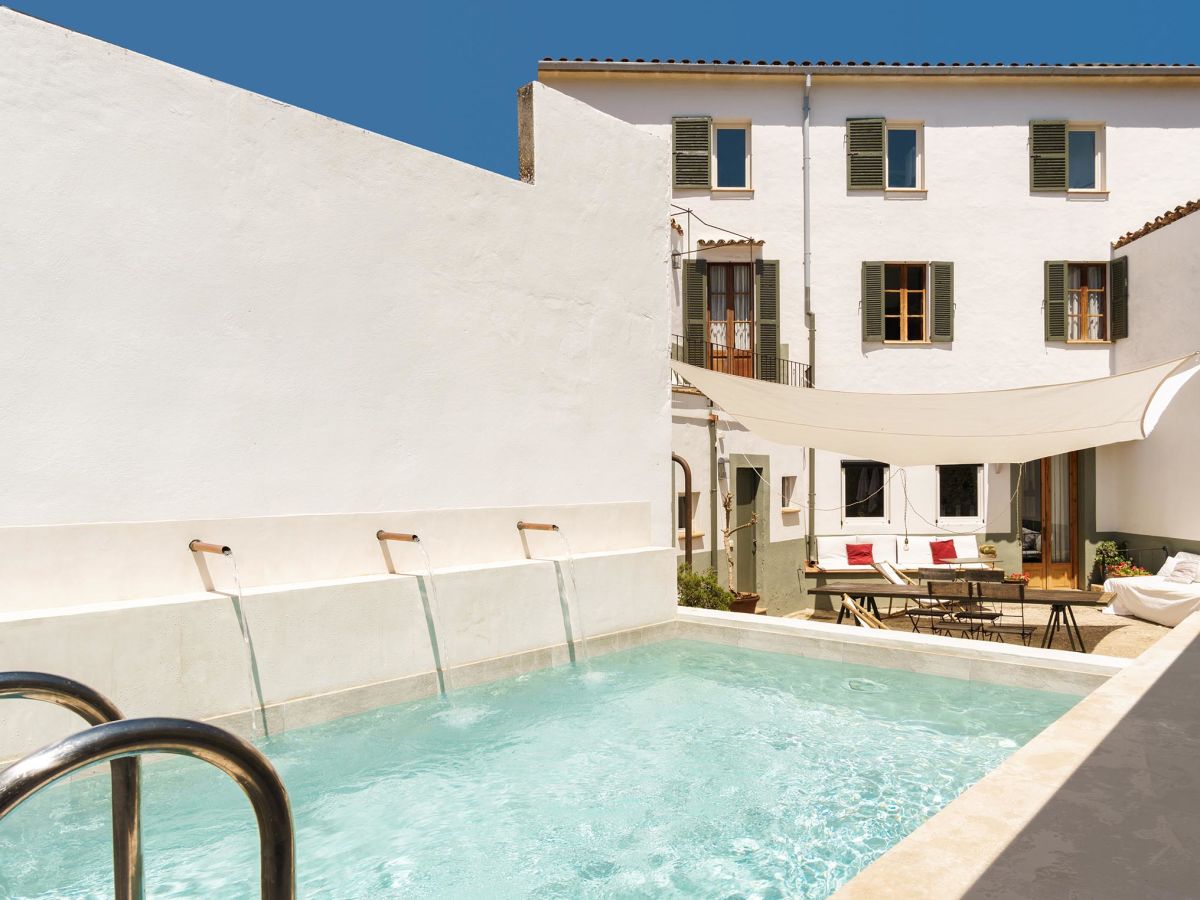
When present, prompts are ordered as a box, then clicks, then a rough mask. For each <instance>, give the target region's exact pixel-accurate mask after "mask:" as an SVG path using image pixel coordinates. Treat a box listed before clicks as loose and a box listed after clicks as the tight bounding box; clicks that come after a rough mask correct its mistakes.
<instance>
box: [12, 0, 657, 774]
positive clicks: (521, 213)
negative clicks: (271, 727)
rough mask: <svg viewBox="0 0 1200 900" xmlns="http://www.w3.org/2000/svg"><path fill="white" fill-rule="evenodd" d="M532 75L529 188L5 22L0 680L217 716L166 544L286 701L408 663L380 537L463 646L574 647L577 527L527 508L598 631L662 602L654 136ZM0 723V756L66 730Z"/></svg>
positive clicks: (218, 630) (201, 620) (460, 651)
mask: <svg viewBox="0 0 1200 900" xmlns="http://www.w3.org/2000/svg"><path fill="white" fill-rule="evenodd" d="M530 97H531V104H530V105H528V106H526V108H525V109H524V110H523V113H524V115H523V117H524V119H525V122H524V126H525V127H524V135H523V136H524V138H525V144H524V147H523V150H524V151H525V153H524V154H523V161H525V162H532V164H533V170H534V171H533V173H532V183H525V182H520V181H514V180H510V179H508V178H504V177H502V176H499V175H496V174H493V173H491V172H485V171H482V170H479V169H475V168H472V167H470V166H467V165H464V164H461V163H458V162H455V161H453V160H449V159H445V158H443V157H439V156H436V155H434V154H432V153H428V152H426V151H424V150H421V149H419V148H416V147H411V146H408V145H405V144H402V143H399V142H397V141H394V140H390V139H388V138H384V137H381V136H379V135H374V134H370V133H367V132H365V131H363V130H361V129H359V128H354V127H351V126H349V125H345V124H343V123H339V122H335V121H332V120H329V119H325V118H322V117H320V116H317V115H314V114H312V113H309V112H306V111H304V110H300V109H295V108H293V107H289V106H287V105H285V104H281V103H278V102H276V101H273V100H270V99H268V98H265V97H261V96H257V95H254V94H250V93H248V92H246V91H242V90H239V89H237V88H234V87H230V86H228V85H224V84H220V83H217V82H214V81H212V80H211V79H208V78H204V77H201V76H198V75H195V74H192V73H189V72H185V71H182V70H180V69H177V68H174V67H172V66H169V65H166V64H164V63H161V62H157V61H155V60H151V59H147V58H145V57H142V56H138V55H137V54H134V53H131V52H129V51H126V50H122V49H120V48H116V47H112V46H109V45H106V44H103V43H101V42H99V41H96V40H93V39H91V38H87V37H84V36H81V35H78V34H75V33H72V32H69V31H66V30H63V29H60V28H57V27H55V26H52V25H49V24H47V23H44V22H41V21H38V20H35V19H32V18H28V17H25V16H22V15H20V14H18V13H15V12H12V11H10V10H6V9H0V110H2V112H3V114H2V116H0V119H2V121H3V123H4V154H3V163H4V164H3V166H0V199H2V201H3V202H0V282H2V283H3V284H4V293H3V301H2V302H3V304H4V323H5V346H6V348H7V351H6V361H5V367H4V378H3V380H2V383H0V411H2V415H3V426H4V436H5V449H6V454H5V458H4V465H3V466H2V467H0V496H3V498H4V502H3V504H2V506H0V667H3V668H31V669H43V670H47V671H52V672H57V673H59V674H63V675H68V676H73V677H76V678H79V679H80V680H83V681H85V682H87V683H89V684H91V685H92V686H94V687H95V688H97V689H99V690H101V691H103V692H105V693H108V694H109V695H110V696H111V697H112V699H113V700H114V701H115V702H116V703H118V704H119V705H121V706H122V707H123V708H124V709H125V710H126V712H128V713H131V714H146V713H157V714H176V715H188V716H205V717H212V716H222V715H227V714H231V713H236V712H238V711H240V710H244V709H245V708H246V707H247V706H248V705H249V702H248V696H247V687H246V674H245V664H244V661H243V659H242V656H241V653H242V651H241V640H240V637H239V634H238V628H237V624H236V620H235V618H234V615H233V610H232V608H231V603H230V600H229V598H228V597H227V596H225V595H224V594H222V593H219V592H222V591H225V592H230V591H232V590H233V588H234V585H233V580H232V570H231V569H230V563H229V560H227V559H225V558H222V557H211V558H209V557H202V556H194V555H193V554H191V553H190V552H189V551H188V549H187V542H188V541H189V540H191V539H192V538H202V539H204V540H208V541H213V542H217V543H222V544H228V545H229V546H231V547H233V549H234V553H235V558H236V560H237V562H238V565H239V567H240V572H241V576H242V578H241V580H242V585H243V586H244V587H245V588H246V589H247V597H246V611H247V616H248V618H249V619H250V622H251V626H252V628H253V630H254V638H255V641H256V644H257V646H258V649H259V663H260V668H261V672H262V681H263V687H264V691H265V693H266V695H267V702H268V703H269V704H276V705H277V707H278V710H282V711H286V710H292V711H293V712H295V711H296V710H301V712H302V714H301V713H296V716H294V717H293V719H291V720H288V721H289V722H291V721H301V720H303V721H313V720H314V719H318V718H322V717H328V716H330V715H336V714H340V713H343V712H346V711H348V710H349V709H352V708H355V707H356V705H357V706H358V707H361V706H362V705H363V704H364V703H366V704H368V705H369V703H371V702H373V703H378V702H387V701H391V700H395V699H398V698H401V697H403V696H411V695H412V693H413V692H414V691H416V692H418V693H419V692H420V691H421V690H425V689H427V688H428V687H429V684H430V678H431V677H432V676H431V675H430V672H431V669H432V651H431V649H430V646H429V642H428V635H427V632H426V625H425V618H424V613H423V610H421V608H420V604H419V602H418V600H417V593H416V591H415V589H414V587H413V585H414V579H413V578H412V577H408V576H403V575H401V576H395V575H389V574H387V573H388V571H389V569H394V570H396V571H399V572H409V573H412V572H417V571H421V569H422V567H423V565H424V563H423V561H422V560H421V558H420V556H419V555H418V554H417V552H416V548H415V547H414V546H412V545H395V546H392V547H390V548H389V547H383V546H381V545H380V544H379V542H378V541H376V540H375V538H374V534H375V531H376V530H377V529H380V528H383V529H388V530H395V531H410V532H417V533H419V534H421V535H422V538H423V541H422V546H424V547H426V548H427V549H428V551H429V554H430V557H431V560H432V564H433V566H434V569H435V576H436V579H437V581H438V584H439V589H440V591H441V594H442V599H443V601H444V604H445V606H446V610H445V623H444V628H445V630H446V632H448V634H447V635H446V638H447V653H448V655H449V657H450V660H449V661H450V662H451V663H452V664H454V665H457V666H467V667H468V668H470V667H478V666H480V665H483V666H485V667H486V665H487V660H489V659H492V658H494V657H505V656H511V655H513V654H518V655H519V654H529V653H535V654H542V656H540V657H539V659H541V660H542V662H543V663H544V662H548V661H550V660H551V659H556V660H561V659H562V658H564V657H563V653H564V649H563V645H564V641H565V640H566V637H567V633H566V632H567V629H566V626H565V623H564V620H563V616H562V610H561V605H560V601H561V589H560V587H561V586H560V583H559V582H560V580H561V579H560V578H559V577H558V575H557V573H556V571H555V564H554V563H552V562H547V561H544V560H545V559H546V558H547V557H559V556H562V555H563V554H564V553H565V550H566V545H565V543H564V542H563V540H562V539H561V538H560V537H559V536H557V535H553V534H547V533H539V534H530V535H526V536H524V537H523V536H522V535H521V534H520V533H518V531H517V529H516V522H517V520H518V519H522V518H523V519H527V520H540V521H551V522H555V523H557V524H559V525H561V526H562V527H563V531H564V533H565V535H566V536H567V537H568V538H569V540H570V542H571V546H572V548H573V549H574V551H575V552H576V554H578V555H580V556H581V559H580V562H579V565H578V570H579V571H578V587H579V593H580V596H581V598H582V600H583V605H584V609H585V622H586V623H587V625H588V631H589V635H600V634H605V633H611V632H619V631H623V630H627V629H631V628H637V627H639V626H641V625H645V624H648V623H654V622H661V621H664V620H666V619H669V618H671V616H672V615H673V610H674V603H675V599H674V585H673V581H674V578H673V570H674V555H675V554H674V551H673V550H671V549H656V547H658V548H669V547H670V544H671V543H672V535H671V533H670V529H671V524H672V523H671V509H670V498H669V496H668V492H667V490H666V486H667V485H668V484H669V483H670V473H669V466H670V417H669V412H668V410H669V403H670V395H669V388H668V376H667V354H666V346H667V341H668V336H669V326H668V310H667V307H666V305H665V304H664V303H663V296H662V285H663V283H664V281H663V279H665V278H667V277H668V276H669V272H670V262H669V255H668V254H669V249H668V246H669V242H668V218H667V216H666V214H665V203H666V199H667V190H666V187H665V185H666V178H667V174H666V173H667V171H668V159H667V155H666V153H665V146H664V145H663V144H662V142H661V141H660V140H659V139H658V138H656V137H653V136H648V135H646V134H644V133H642V132H640V131H638V130H636V129H634V128H631V127H629V126H628V125H626V124H625V123H622V122H620V121H617V120H615V119H612V118H610V117H608V116H606V115H604V114H602V113H599V112H597V111H595V110H593V109H590V108H588V107H587V106H585V105H584V104H582V103H580V102H578V101H576V100H574V99H571V98H569V97H566V96H564V95H562V94H559V93H557V92H555V91H553V90H551V89H549V88H546V87H545V86H542V85H533V86H532V88H531V94H530ZM400 102H402V98H401V101H400ZM530 110H531V112H530ZM581 134H586V135H587V140H580V139H579V136H580V135H581ZM530 154H532V155H530ZM581 173H582V175H583V176H584V177H581ZM598 247H603V248H605V251H604V252H603V253H598V252H597V248H598ZM614 261H619V263H620V264H619V265H613V262H614ZM389 552H390V558H389V555H388V554H389ZM493 674H495V673H493ZM413 677H416V678H417V682H413V681H412V680H411V679H412V678H413ZM379 685H383V686H385V687H386V686H388V685H393V686H395V689H394V690H393V689H391V688H388V689H381V690H379V691H374V693H372V690H373V686H379ZM414 685H415V687H414ZM364 692H365V694H364ZM406 692H407V693H406ZM364 696H367V697H368V700H369V702H368V700H363V697H364ZM321 697H333V698H335V699H333V700H330V701H328V702H324V701H321V702H318V699H319V698H321ZM346 698H352V699H346ZM353 698H357V699H353ZM297 704H300V706H297ZM314 704H315V706H314ZM0 713H2V714H3V715H4V716H5V725H4V728H3V729H2V731H3V735H4V737H3V742H2V743H0V758H3V757H4V756H7V755H11V754H12V753H13V752H17V751H18V750H21V749H28V748H29V747H30V746H32V745H33V744H34V743H36V742H38V741H43V740H46V739H48V738H49V737H50V736H52V735H60V734H62V733H63V731H64V730H65V729H67V728H69V727H71V726H72V725H78V723H77V722H73V721H72V720H70V719H69V717H64V716H62V715H59V716H56V715H55V714H54V711H53V710H49V709H45V708H42V707H41V706H36V708H35V705H34V704H22V703H18V702H15V701H14V702H11V703H6V704H4V705H3V709H0ZM277 714H278V715H284V713H283V712H278V713H277ZM10 716H11V718H10ZM285 718H286V717H285ZM243 724H244V722H243Z"/></svg>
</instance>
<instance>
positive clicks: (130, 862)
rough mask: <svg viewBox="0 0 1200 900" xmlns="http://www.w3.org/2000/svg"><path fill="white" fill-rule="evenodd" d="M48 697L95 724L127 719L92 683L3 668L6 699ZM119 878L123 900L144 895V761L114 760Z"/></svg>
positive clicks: (0, 687) (1, 691)
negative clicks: (142, 793) (142, 769)
mask: <svg viewBox="0 0 1200 900" xmlns="http://www.w3.org/2000/svg"><path fill="white" fill-rule="evenodd" d="M4 697H16V698H23V699H26V700H44V701H45V702H47V703H53V704H54V705H55V706H61V707H63V708H64V709H69V710H71V711H72V712H74V713H77V714H78V715H79V716H80V717H82V718H83V720H84V721H85V722H87V723H88V724H89V725H103V724H104V723H105V722H116V721H117V720H119V719H123V718H125V716H124V714H123V713H122V712H121V711H120V710H119V709H117V707H116V704H114V703H113V702H112V701H111V700H109V699H108V698H107V697H105V696H104V695H103V694H101V693H100V692H99V691H96V690H93V689H92V688H90V687H88V686H87V685H86V684H82V683H81V682H78V681H75V680H74V679H71V678H64V677H62V676H61V675H51V674H49V673H47V672H0V698H4ZM110 768H111V769H112V832H113V882H114V888H115V892H116V893H115V896H116V898H117V900H141V898H142V802H141V784H140V782H141V763H140V762H139V761H138V760H137V759H136V758H130V759H117V760H113V761H112V763H111V765H110Z"/></svg>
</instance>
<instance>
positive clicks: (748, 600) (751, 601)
mask: <svg viewBox="0 0 1200 900" xmlns="http://www.w3.org/2000/svg"><path fill="white" fill-rule="evenodd" d="M721 505H722V506H723V507H725V527H724V529H722V531H721V538H722V540H723V541H724V544H725V562H726V564H727V565H728V567H729V592H730V593H731V594H732V595H733V602H732V603H731V604H730V610H731V611H732V612H740V613H754V612H755V610H756V609H757V608H758V594H754V593H751V592H749V591H739V590H738V589H737V587H736V586H735V582H734V578H733V576H734V559H733V535H734V534H735V533H736V532H739V531H741V530H742V529H743V528H750V527H751V526H753V525H755V524H756V523H757V522H758V513H751V514H750V518H749V520H748V521H745V522H743V523H742V524H741V525H736V526H735V525H731V524H730V520H731V519H732V518H733V494H732V493H730V492H728V491H727V492H726V493H725V496H724V498H723V499H722V501H721Z"/></svg>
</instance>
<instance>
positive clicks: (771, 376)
mask: <svg viewBox="0 0 1200 900" xmlns="http://www.w3.org/2000/svg"><path fill="white" fill-rule="evenodd" d="M671 359H674V360H677V361H678V362H686V363H692V364H693V365H695V364H698V363H699V361H700V360H701V359H703V360H704V362H703V365H704V368H706V369H711V370H712V371H714V372H724V373H725V374H727V375H741V376H743V377H745V378H758V379H760V380H761V381H773V382H775V383H776V384H787V385H791V386H792V387H812V386H813V377H812V367H811V366H808V365H807V364H805V363H801V362H795V361H794V360H790V359H777V358H775V357H766V358H764V357H763V355H762V354H761V353H759V352H758V351H757V350H741V349H738V348H737V347H729V346H726V345H725V344H714V343H711V342H705V343H704V344H702V345H701V346H700V347H696V348H695V350H694V352H693V346H692V342H691V341H689V340H688V339H687V338H685V337H683V336H682V335H678V334H673V335H671ZM671 383H672V384H682V381H680V379H679V377H678V376H677V375H675V374H674V373H673V372H672V373H671Z"/></svg>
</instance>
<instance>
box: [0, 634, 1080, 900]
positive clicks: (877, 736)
mask: <svg viewBox="0 0 1200 900" xmlns="http://www.w3.org/2000/svg"><path fill="white" fill-rule="evenodd" d="M264 676H266V677H269V673H264ZM1076 700H1077V698H1076V697H1071V696H1066V695H1060V694H1052V693H1045V692H1041V691H1030V690H1022V689H1018V688H1008V687H998V686H992V685H985V684H972V683H968V682H963V681H958V680H954V679H946V678H935V677H930V676H921V675H912V674H909V673H905V672H899V671H895V670H890V669H875V668H869V667H865V666H849V665H841V664H835V663H826V662H818V661H814V660H807V659H802V658H799V657H795V656H786V655H781V654H774V653H762V652H758V651H749V650H738V649H734V648H729V647H724V646H719V645H713V644H705V643H694V642H688V641H672V642H667V643H663V644H656V645H652V646H648V647H642V648H638V649H635V650H630V651H626V652H623V653H616V654H613V655H610V656H604V657H601V658H598V659H595V660H594V661H593V662H592V663H591V667H590V669H589V670H587V671H580V670H577V669H573V668H558V669H551V670H546V671H542V672H537V673H534V674H531V675H527V676H523V677H521V678H516V679H512V680H508V681H504V682H500V683H497V684H492V685H487V686H483V687H478V688H471V689H467V690H463V691H460V692H458V693H457V694H455V695H452V697H451V699H450V700H449V701H445V700H435V699H431V700H427V701H420V702H415V703H409V704H404V705H401V706H395V707H391V708H387V709H381V710H377V711H375V712H372V713H368V714H364V715H359V716H355V717H352V718H346V719H340V720H338V721H336V722H331V723H328V724H325V725H321V726H317V727H313V728H306V729H301V730H297V731H294V732H289V733H287V734H284V735H282V736H280V737H278V738H273V739H271V740H270V741H269V742H268V743H267V744H266V749H267V751H268V753H269V754H270V756H271V757H272V759H273V760H274V761H275V764H276V765H277V766H278V768H279V770H280V772H281V774H282V775H283V778H284V780H285V782H286V783H287V786H288V790H289V792H290V795H291V799H292V809H293V813H294V815H295V818H296V824H297V857H298V860H299V892H300V895H301V896H303V897H336V898H357V897H471V898H477V897H488V898H490V897H527V896H537V897H563V898H575V897H663V896H677V897H764V898H766V897H824V896H827V895H828V894H830V893H831V892H833V891H834V890H836V888H837V887H838V886H840V885H841V884H843V883H845V882H846V881H847V880H849V879H850V878H851V877H852V876H853V875H854V874H855V873H856V872H858V871H859V870H860V869H861V868H863V867H864V866H866V865H867V864H868V863H869V862H871V860H873V859H875V858H876V857H877V856H879V855H880V854H881V853H883V852H884V851H885V850H887V849H888V848H889V847H890V846H892V845H893V844H895V843H896V842H897V841H898V840H900V838H902V837H903V836H904V835H905V834H907V833H908V832H910V831H912V830H913V829H914V828H915V827H917V826H918V825H919V824H920V823H921V822H923V821H924V820H925V819H927V818H928V817H929V816H930V815H932V814H933V813H934V812H936V811H937V810H938V809H940V808H941V807H943V806H945V805H946V804H947V803H948V802H949V801H950V800H951V799H953V798H954V797H955V796H956V795H957V794H958V793H960V792H961V791H962V790H963V789H964V788H966V787H968V786H969V785H970V784H972V783H973V782H975V781H976V780H978V779H979V778H980V777H981V776H982V775H984V774H985V773H986V772H987V771H988V770H989V769H992V768H994V767H995V766H996V765H997V764H998V763H999V762H1000V761H1001V760H1003V759H1004V758H1005V757H1006V756H1008V755H1009V754H1010V753H1012V752H1013V751H1014V750H1015V749H1016V748H1017V747H1019V746H1020V745H1021V744H1023V743H1025V742H1026V741H1028V740H1029V739H1030V738H1031V737H1033V736H1034V735H1035V734H1037V733H1038V732H1039V731H1041V730H1042V729H1043V728H1044V727H1045V726H1046V725H1047V724H1049V723H1050V722H1051V721H1053V720H1054V719H1056V718H1058V717H1059V716H1060V715H1062V714H1063V713H1064V712H1065V711H1066V710H1067V709H1069V708H1070V707H1071V706H1072V705H1073V704H1074V703H1075V702H1076ZM2 714H3V708H2V707H0V715H2ZM144 780H145V798H144V808H145V820H146V821H145V844H146V863H147V887H148V889H147V896H151V897H205V898H207V897H220V898H236V897H256V896H257V886H258V883H257V878H258V856H257V844H256V839H255V832H254V826H253V819H252V815H251V813H250V809H249V805H248V804H247V802H246V801H245V799H244V798H243V796H242V795H241V793H240V791H239V790H238V789H237V788H236V787H235V786H234V785H233V784H232V783H230V782H228V781H226V780H225V779H224V776H221V775H220V774H219V773H217V772H216V770H214V769H211V768H209V767H207V766H206V765H204V764H203V763H199V762H196V761H193V760H186V759H179V758H173V759H170V760H165V761H162V762H157V761H156V762H154V763H153V764H151V765H149V766H148V767H147V770H146V773H145V779H144ZM107 804H108V779H107V778H104V777H101V778H88V779H82V780H76V781H74V782H67V783H63V784H59V785H56V786H55V787H53V788H50V789H49V790H48V791H46V792H44V793H43V794H41V795H40V796H38V797H36V798H35V799H34V800H32V801H30V802H29V803H27V804H26V805H25V806H23V807H21V808H20V809H18V810H17V811H16V812H15V813H13V814H12V815H11V816H10V817H9V818H8V819H7V820H5V822H4V823H3V824H0V896H4V897H13V898H15V897H55V898H58V897H103V896H108V895H109V894H110V892H111V883H112V882H111V865H112V864H111V851H110V845H109V814H108V806H107Z"/></svg>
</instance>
